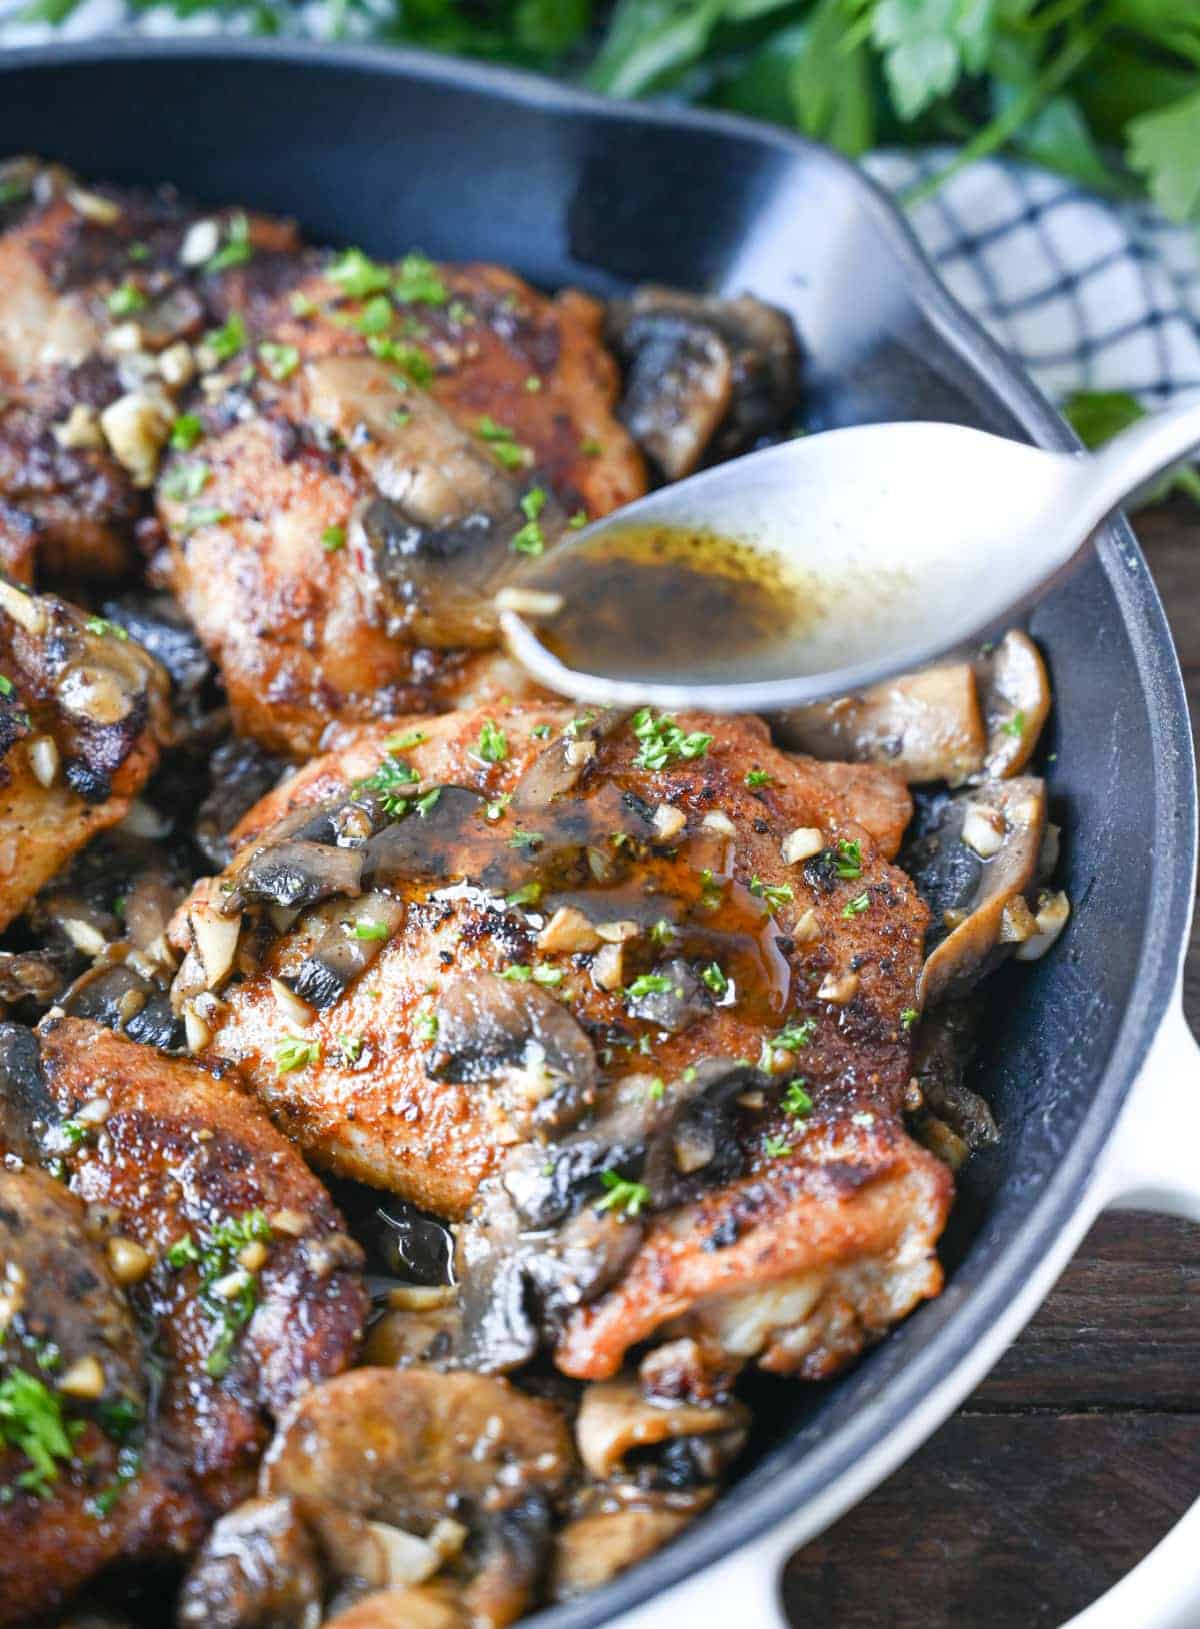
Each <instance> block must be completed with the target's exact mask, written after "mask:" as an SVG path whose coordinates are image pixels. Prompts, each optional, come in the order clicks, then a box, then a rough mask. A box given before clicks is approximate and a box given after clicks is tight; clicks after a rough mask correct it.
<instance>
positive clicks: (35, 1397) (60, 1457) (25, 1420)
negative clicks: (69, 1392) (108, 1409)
mask: <svg viewBox="0 0 1200 1629" xmlns="http://www.w3.org/2000/svg"><path fill="white" fill-rule="evenodd" d="M71 1436H72V1434H71V1430H70V1428H69V1427H68V1424H67V1421H66V1420H65V1419H64V1417H63V1405H62V1399H61V1397H60V1396H59V1395H58V1393H57V1392H53V1391H51V1390H50V1388H49V1387H48V1386H47V1385H46V1384H45V1382H44V1381H42V1380H39V1379H37V1377H36V1376H35V1375H30V1374H26V1373H25V1372H24V1370H22V1369H14V1370H13V1371H12V1372H11V1373H10V1374H7V1375H5V1377H4V1379H3V1380H0V1442H3V1443H4V1445H5V1446H6V1447H8V1448H14V1449H16V1451H17V1452H18V1453H21V1454H24V1456H25V1458H26V1459H27V1460H28V1461H29V1469H28V1470H26V1471H22V1472H21V1474H20V1475H19V1476H18V1477H17V1485H18V1486H19V1487H22V1488H25V1489H26V1490H27V1491H28V1492H30V1493H34V1494H37V1495H38V1497H39V1498H40V1497H43V1496H44V1495H46V1494H48V1493H49V1491H50V1488H51V1486H52V1484H53V1483H54V1482H56V1481H57V1480H58V1472H59V1466H60V1465H65V1464H69V1463H70V1461H71V1460H72V1459H73V1458H74V1453H75V1450H74V1446H73V1444H72V1440H71Z"/></svg>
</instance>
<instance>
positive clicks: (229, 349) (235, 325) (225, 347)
mask: <svg viewBox="0 0 1200 1629" xmlns="http://www.w3.org/2000/svg"><path fill="white" fill-rule="evenodd" d="M246 339H247V334H246V324H245V321H244V320H243V318H242V314H241V312H240V311H235V312H234V313H233V315H232V316H231V317H230V318H229V321H228V322H227V323H225V324H224V326H223V327H221V328H213V329H210V330H209V332H208V333H207V334H205V336H204V343H205V345H207V346H208V349H209V350H210V351H211V352H212V353H213V355H214V356H215V357H216V359H217V361H218V362H228V361H229V360H230V359H231V358H232V357H235V356H237V354H238V353H239V351H243V350H245V348H246Z"/></svg>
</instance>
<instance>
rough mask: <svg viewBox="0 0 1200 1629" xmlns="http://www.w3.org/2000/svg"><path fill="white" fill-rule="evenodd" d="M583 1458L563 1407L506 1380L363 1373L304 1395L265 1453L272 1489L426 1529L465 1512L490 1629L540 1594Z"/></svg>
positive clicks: (480, 1615) (475, 1605) (476, 1583)
mask: <svg viewBox="0 0 1200 1629" xmlns="http://www.w3.org/2000/svg"><path fill="white" fill-rule="evenodd" d="M573 1466H574V1455H573V1453H572V1449H571V1441H570V1437H569V1435H568V1433H567V1429H566V1426H565V1425H564V1423H563V1420H562V1417H561V1416H560V1414H559V1412H558V1410H557V1409H556V1408H555V1407H554V1406H553V1405H552V1404H550V1403H547V1402H542V1401H540V1400H538V1399H536V1398H532V1397H528V1396H525V1395H524V1394H523V1393H521V1392H519V1391H517V1390H516V1389H515V1388H513V1387H512V1386H510V1385H508V1384H507V1382H505V1381H503V1380H497V1379H493V1378H491V1377H489V1376H485V1375H475V1374H466V1373H463V1372H451V1373H446V1374H441V1373H438V1372H436V1371H434V1370H431V1369H417V1368H412V1369H403V1370H399V1369H358V1370H355V1371H353V1372H351V1373H349V1374H344V1375H341V1376H340V1377H339V1378H338V1379H336V1380H332V1381H329V1382H326V1383H325V1384H324V1385H322V1386H318V1387H316V1388H315V1389H314V1390H313V1391H310V1392H309V1393H308V1394H307V1396H305V1397H303V1398H301V1399H300V1400H299V1402H298V1403H297V1404H296V1405H295V1407H294V1408H293V1409H292V1411H291V1412H290V1414H289V1415H288V1416H287V1418H286V1419H285V1420H284V1422H283V1424H282V1425H281V1427H280V1429H279V1431H278V1433H277V1435H276V1437H275V1440H274V1442H273V1443H272V1445H271V1447H270V1449H269V1450H268V1452H267V1456H266V1458H265V1459H264V1461H263V1464H262V1469H261V1472H260V1491H261V1492H262V1493H263V1494H264V1495H268V1496H270V1495H291V1496H292V1497H296V1498H301V1499H304V1500H313V1501H317V1502H320V1503H330V1504H334V1505H336V1506H337V1507H339V1508H340V1509H342V1510H344V1511H347V1512H348V1513H350V1514H351V1515H355V1516H359V1517H362V1518H364V1519H366V1520H368V1521H378V1522H385V1523H388V1524H389V1525H391V1526H395V1527H399V1528H401V1529H403V1530H404V1531H405V1532H408V1533H414V1534H416V1535H417V1536H418V1537H422V1536H430V1535H431V1533H432V1531H433V1529H434V1527H435V1525H436V1524H437V1522H438V1521H439V1520H441V1519H443V1518H445V1517H447V1516H452V1517H455V1518H465V1519H466V1521H467V1522H468V1524H469V1526H470V1528H471V1530H472V1540H471V1543H470V1545H469V1547H468V1551H467V1553H466V1554H464V1557H463V1561H462V1571H463V1581H464V1600H465V1602H466V1604H467V1606H468V1609H469V1611H470V1612H471V1613H473V1614H474V1616H475V1619H476V1621H477V1623H478V1624H479V1625H480V1629H493V1626H494V1629H499V1626H502V1625H504V1624H507V1623H511V1622H512V1621H513V1620H514V1619H515V1618H516V1617H518V1616H519V1615H520V1613H521V1612H522V1611H524V1610H525V1608H526V1607H527V1606H528V1604H529V1602H530V1599H531V1595H532V1591H533V1587H534V1584H535V1582H536V1579H537V1577H538V1576H539V1574H540V1572H541V1570H542V1567H543V1565H544V1561H545V1557H546V1554H547V1549H548V1544H549V1529H550V1510H551V1500H552V1499H554V1498H555V1497H557V1496H558V1494H559V1493H560V1492H561V1490H562V1488H563V1487H564V1485H565V1483H566V1481H567V1479H568V1477H569V1476H570V1475H571V1473H572V1470H573Z"/></svg>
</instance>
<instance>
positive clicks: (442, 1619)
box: [328, 1584, 472, 1629]
mask: <svg viewBox="0 0 1200 1629" xmlns="http://www.w3.org/2000/svg"><path fill="white" fill-rule="evenodd" d="M471 1623H472V1619H471V1617H470V1614H469V1613H468V1612H467V1609H466V1608H465V1606H464V1605H463V1603H462V1601H461V1600H460V1599H459V1596H458V1594H457V1592H456V1591H455V1590H453V1589H451V1588H449V1587H448V1586H446V1585H440V1584H425V1585H423V1586H422V1587H421V1588H419V1589H388V1590H380V1591H378V1592H377V1593H375V1594H373V1595H367V1596H364V1597H363V1599H362V1600H361V1601H356V1602H355V1604H354V1605H353V1606H351V1607H348V1608H347V1609H346V1610H345V1611H344V1612H339V1613H338V1615H337V1617H335V1618H330V1619H329V1620H328V1625H329V1629H401V1626H403V1629H468V1625H469V1624H471Z"/></svg>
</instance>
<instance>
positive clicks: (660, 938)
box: [650, 916, 678, 945]
mask: <svg viewBox="0 0 1200 1629" xmlns="http://www.w3.org/2000/svg"><path fill="white" fill-rule="evenodd" d="M677 932H678V930H677V928H676V926H675V924H674V922H671V921H669V920H668V919H667V917H665V916H660V917H659V919H658V921H657V922H655V924H654V925H653V927H652V928H651V929H650V942H651V944H655V945H669V944H670V943H671V940H672V939H674V938H675V936H676V933H677Z"/></svg>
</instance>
